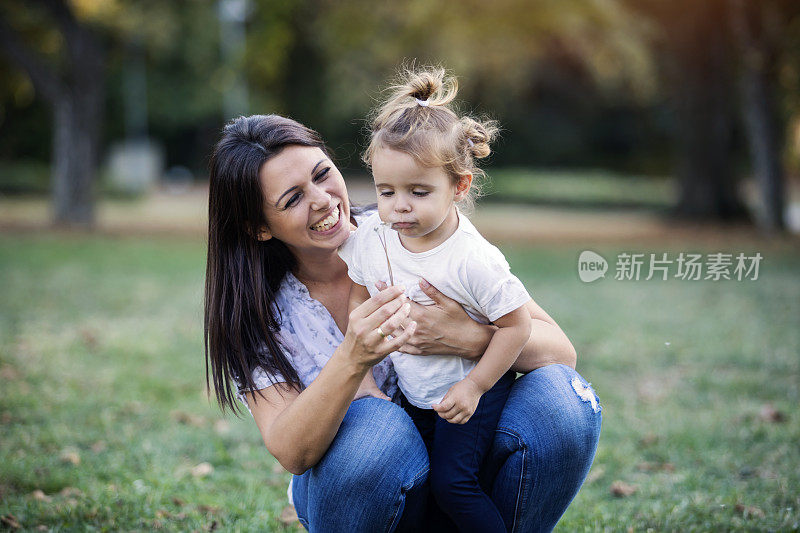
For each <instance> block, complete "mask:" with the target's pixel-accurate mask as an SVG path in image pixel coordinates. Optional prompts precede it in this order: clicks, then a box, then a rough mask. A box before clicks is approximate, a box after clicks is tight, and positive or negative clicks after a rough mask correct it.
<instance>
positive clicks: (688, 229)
mask: <svg viewBox="0 0 800 533" xmlns="http://www.w3.org/2000/svg"><path fill="white" fill-rule="evenodd" d="M412 61H415V62H416V64H421V65H425V64H441V65H443V66H445V67H446V68H448V69H449V70H450V71H451V72H452V73H453V74H455V75H457V76H458V79H459V81H460V84H461V90H460V92H459V99H460V100H461V102H462V108H463V109H465V110H468V111H470V112H472V113H475V114H479V115H488V116H491V117H493V118H495V119H497V120H498V121H499V122H500V125H501V127H502V136H501V139H500V141H499V142H498V143H497V145H496V146H495V147H493V155H492V157H491V158H490V160H489V162H488V165H487V167H486V169H487V172H488V175H489V179H490V181H489V183H488V184H487V186H486V187H485V192H486V195H485V196H484V198H483V199H482V200H481V201H480V202H479V203H478V206H477V209H476V212H475V213H474V215H473V217H474V220H475V222H476V225H478V227H479V228H480V229H481V230H482V231H483V232H484V234H485V235H486V236H487V237H488V238H490V239H491V240H492V241H493V242H496V243H497V244H499V245H500V246H501V248H502V249H503V251H504V252H505V253H506V254H507V256H508V258H509V261H510V263H511V265H512V268H513V270H514V271H515V272H516V273H517V274H518V275H519V276H520V278H521V279H523V281H524V282H525V284H526V286H527V287H528V289H529V290H530V292H531V294H532V295H533V297H534V298H535V299H536V300H537V302H538V303H539V304H540V305H542V306H543V307H544V308H545V309H546V310H547V311H548V312H549V313H550V314H551V315H552V316H553V317H554V318H555V319H556V320H557V321H558V322H559V324H560V325H561V327H562V328H563V329H564V330H565V332H566V333H567V335H568V336H569V337H570V339H571V340H572V342H573V344H574V345H575V347H576V349H577V352H578V370H579V372H581V374H582V375H584V376H585V377H586V378H587V379H588V380H589V381H591V382H592V383H593V386H594V387H595V389H596V391H597V392H598V394H599V396H600V399H601V403H602V405H603V416H604V423H603V430H602V435H601V440H600V444H599V447H598V452H597V456H596V459H595V463H594V465H593V468H592V470H591V472H590V474H589V478H588V479H587V481H586V484H585V485H584V487H583V489H582V490H581V492H580V493H579V495H578V496H577V498H576V500H575V501H574V503H573V505H572V506H571V507H570V508H569V510H568V511H567V513H566V515H565V516H564V518H563V519H562V521H561V523H560V525H559V530H561V531H573V530H586V531H595V530H603V529H606V530H611V531H617V530H624V529H629V528H631V529H632V530H636V531H638V530H647V529H654V530H703V531H705V530H719V529H724V530H790V531H791V530H795V531H796V530H798V529H799V528H800V449H799V448H798V446H797V442H798V441H800V417H798V415H797V411H796V406H797V405H798V396H799V394H798V393H799V391H800V320H798V317H800V275H798V274H800V247H798V244H800V237H798V232H800V4H798V3H797V2H796V1H793V0H764V1H757V0H705V1H703V2H697V1H694V0H672V1H666V0H575V1H570V2H564V1H553V0H533V1H526V2H523V1H518V0H501V1H497V2H492V3H488V2H478V1H474V0H464V1H459V2H455V1H444V2H424V1H417V0H411V1H409V0H402V1H396V2H391V3H376V2H367V1H363V0H354V1H348V2H334V1H330V0H298V1H289V0H273V1H266V0H258V1H256V0H219V1H210V0H193V1H181V2H156V1H152V0H139V1H130V0H106V1H101V0H71V1H59V0H32V1H28V2H13V1H4V2H0V424H2V426H0V427H2V431H1V432H0V520H1V521H2V526H3V527H7V528H11V529H24V530H58V531H61V530H86V529H101V530H116V529H122V530H145V529H165V530H181V531H183V530H214V529H221V530H243V531H244V530H253V531H255V530H276V531H280V530H295V529H296V528H297V527H299V526H298V525H297V522H296V521H294V518H293V516H292V512H291V509H290V508H288V507H287V502H286V499H285V487H286V484H287V482H288V477H289V475H288V474H287V473H286V472H284V471H283V469H281V468H280V466H279V465H278V464H277V463H276V462H275V460H274V459H272V458H271V457H270V456H269V455H268V453H267V452H266V449H265V448H264V446H263V443H262V442H261V440H260V436H259V434H258V432H257V430H256V428H255V425H254V424H253V423H252V420H250V419H248V417H247V416H246V415H245V416H243V417H242V418H240V419H238V418H235V417H232V416H231V415H227V416H223V415H222V414H220V412H219V410H218V408H216V406H215V405H214V404H213V401H212V400H211V399H209V397H208V396H207V393H206V390H205V387H204V379H205V376H204V373H205V366H204V362H203V332H202V299H203V277H204V266H205V263H204V261H205V249H204V246H205V235H204V232H205V229H206V228H205V224H206V222H205V210H206V206H207V163H208V158H209V154H210V151H211V148H212V146H213V144H214V142H215V141H216V139H217V138H218V137H219V134H220V131H221V128H222V126H223V125H224V123H225V122H226V121H227V120H229V119H231V118H232V117H235V116H238V115H240V114H251V113H265V114H266V113H279V114H283V115H288V116H291V117H293V118H295V119H297V120H300V121H301V122H303V123H305V124H307V125H309V126H311V127H313V128H315V129H317V130H318V131H320V133H321V134H322V136H323V138H325V139H326V140H327V141H328V143H329V145H330V147H331V148H332V150H333V152H334V154H335V156H336V160H337V164H339V166H340V167H341V169H342V170H343V173H344V175H345V176H346V178H347V179H348V186H349V188H350V190H351V194H352V196H353V197H354V198H355V199H357V200H358V201H362V202H368V201H369V200H370V199H371V198H372V197H373V194H374V192H373V189H372V188H371V186H370V183H369V176H368V174H367V173H366V171H365V169H364V168H363V166H362V165H361V163H360V161H359V155H360V152H361V150H362V149H363V147H364V145H365V143H364V139H365V128H366V122H365V120H364V117H365V115H366V113H367V111H368V110H369V109H370V108H371V107H372V106H373V105H374V103H375V101H376V99H377V98H379V97H380V94H381V93H380V91H381V89H382V88H384V87H385V86H386V84H387V82H388V80H389V79H390V78H391V77H392V76H393V75H394V74H395V73H396V72H397V69H398V67H399V66H401V65H403V64H406V65H408V64H409V63H410V62H412ZM585 250H592V251H594V252H596V253H598V254H600V255H601V256H602V257H604V258H605V259H606V260H607V261H608V263H609V267H608V272H607V273H606V275H605V277H604V278H601V279H598V280H596V281H593V282H591V283H584V282H582V281H581V279H580V277H579V275H578V257H579V255H580V253H581V252H582V251H585ZM637 253H639V254H643V255H642V258H643V260H644V265H643V266H642V272H641V276H640V277H638V278H639V279H635V278H634V279H630V278H631V277H632V276H631V275H630V274H631V273H630V272H628V273H627V274H628V275H619V274H620V272H619V271H618V270H616V269H615V259H616V260H619V258H620V257H625V256H624V255H623V254H637ZM681 253H684V254H689V253H693V254H699V255H700V256H701V258H703V259H704V260H706V261H709V260H710V258H711V256H712V255H713V254H718V253H722V254H730V257H731V260H732V261H733V264H732V265H731V268H730V274H731V275H730V276H729V277H730V278H731V279H725V278H724V277H718V276H711V277H709V278H708V279H706V278H707V275H706V274H707V272H706V271H704V272H703V273H702V275H701V276H700V279H699V280H691V279H686V278H685V277H681V276H680V275H678V274H679V271H678V268H679V267H678V263H677V258H678V257H680V254H681ZM651 254H654V255H653V256H651ZM663 254H667V258H668V259H669V260H670V261H672V262H671V263H669V272H668V275H667V276H666V277H667V278H668V279H666V280H664V279H663V278H662V275H661V272H659V271H657V272H656V273H655V275H654V276H652V277H651V279H646V278H648V277H649V276H648V265H649V264H651V263H652V261H653V259H663ZM738 254H745V255H746V256H747V257H754V256H755V255H756V254H760V255H761V262H760V264H759V271H758V273H757V275H756V274H755V273H754V272H752V271H751V272H750V275H749V277H748V276H745V277H744V278H743V279H737V276H736V275H735V273H734V269H733V266H735V262H736V256H737V255H738ZM616 278H620V279H616ZM715 278H719V279H715Z"/></svg>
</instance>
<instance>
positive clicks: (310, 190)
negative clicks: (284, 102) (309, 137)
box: [258, 145, 350, 255]
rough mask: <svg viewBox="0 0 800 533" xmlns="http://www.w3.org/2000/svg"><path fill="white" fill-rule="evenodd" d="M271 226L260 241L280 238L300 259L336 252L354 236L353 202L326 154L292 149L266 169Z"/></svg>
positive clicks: (304, 148) (263, 174)
mask: <svg viewBox="0 0 800 533" xmlns="http://www.w3.org/2000/svg"><path fill="white" fill-rule="evenodd" d="M259 181H260V182H261V190H262V192H263V195H264V216H265V218H266V220H267V227H266V228H261V230H260V231H259V233H258V238H259V240H267V239H272V238H274V239H278V240H280V241H282V242H283V243H284V244H286V245H287V246H288V247H289V249H290V250H292V252H293V253H294V254H295V255H298V253H302V252H304V251H306V252H314V251H320V250H336V248H338V247H339V246H340V245H341V244H342V243H343V242H344V241H345V240H347V237H348V236H349V235H350V222H349V221H350V203H349V201H348V197H347V189H346V187H345V184H344V179H343V178H342V174H341V173H340V172H339V169H337V168H336V166H335V165H334V164H333V162H331V160H330V159H329V158H328V156H327V155H325V152H323V151H322V150H320V149H319V148H315V147H309V146H299V145H291V146H287V147H286V148H284V149H283V150H281V152H280V153H279V154H278V155H276V156H275V157H273V158H271V159H269V160H268V161H267V162H266V163H264V164H263V165H262V166H261V170H260V172H259Z"/></svg>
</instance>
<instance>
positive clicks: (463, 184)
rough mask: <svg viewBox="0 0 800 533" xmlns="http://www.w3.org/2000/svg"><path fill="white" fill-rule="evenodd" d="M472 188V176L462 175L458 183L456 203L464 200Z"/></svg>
mask: <svg viewBox="0 0 800 533" xmlns="http://www.w3.org/2000/svg"><path fill="white" fill-rule="evenodd" d="M471 186H472V174H461V175H460V176H459V177H458V182H457V183H456V197H455V201H456V202H458V201H460V200H463V199H464V197H465V196H466V195H467V193H468V192H469V188H470V187H471Z"/></svg>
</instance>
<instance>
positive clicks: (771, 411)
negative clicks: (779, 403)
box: [758, 403, 786, 424]
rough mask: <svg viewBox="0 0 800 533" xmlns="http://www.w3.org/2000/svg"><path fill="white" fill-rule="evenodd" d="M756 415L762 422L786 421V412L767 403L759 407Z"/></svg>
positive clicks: (780, 422) (779, 422)
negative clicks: (759, 409)
mask: <svg viewBox="0 0 800 533" xmlns="http://www.w3.org/2000/svg"><path fill="white" fill-rule="evenodd" d="M758 417H759V418H760V419H761V420H763V421H764V422H773V423H776V424H782V423H783V422H786V414H785V413H783V412H782V411H778V410H777V409H775V407H773V406H772V404H769V403H768V404H766V405H764V406H762V407H761V411H760V412H759V413H758Z"/></svg>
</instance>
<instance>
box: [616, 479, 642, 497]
mask: <svg viewBox="0 0 800 533" xmlns="http://www.w3.org/2000/svg"><path fill="white" fill-rule="evenodd" d="M610 490H611V495H612V496H615V497H617V498H625V497H626V496H630V495H632V494H634V493H635V492H636V487H635V486H633V485H629V484H628V483H625V482H624V481H619V480H617V481H615V482H613V483H612V484H611V489H610Z"/></svg>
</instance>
